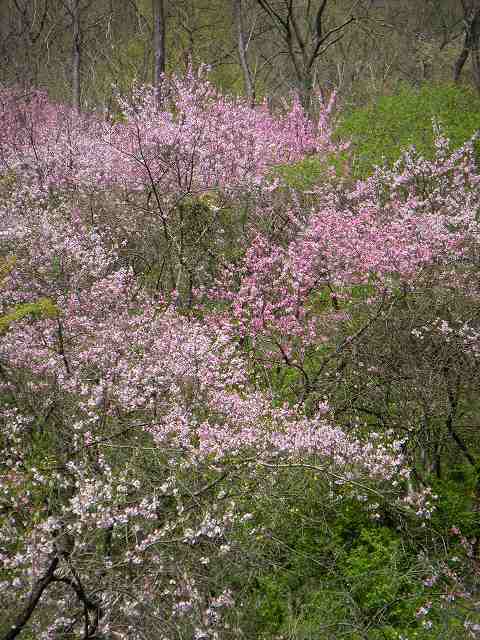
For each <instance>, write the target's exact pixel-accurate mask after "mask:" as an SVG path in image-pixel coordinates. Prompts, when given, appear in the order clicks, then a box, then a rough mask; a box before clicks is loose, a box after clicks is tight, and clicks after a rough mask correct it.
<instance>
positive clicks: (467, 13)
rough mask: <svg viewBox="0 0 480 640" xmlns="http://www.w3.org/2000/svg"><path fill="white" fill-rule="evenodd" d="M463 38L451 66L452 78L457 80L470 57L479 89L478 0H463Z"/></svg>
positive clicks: (479, 15) (479, 25) (479, 39)
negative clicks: (452, 66) (461, 45)
mask: <svg viewBox="0 0 480 640" xmlns="http://www.w3.org/2000/svg"><path fill="white" fill-rule="evenodd" d="M463 8H464V19H463V21H464V24H465V39H464V43H463V49H462V51H461V52H460V54H459V56H458V58H457V60H456V61H455V65H454V68H453V79H454V81H455V82H459V80H460V76H461V73H462V70H463V67H464V66H465V63H466V61H467V59H468V56H471V59H472V73H473V80H474V82H475V86H476V88H477V89H478V91H480V1H479V0H473V1H470V2H467V1H464V2H463Z"/></svg>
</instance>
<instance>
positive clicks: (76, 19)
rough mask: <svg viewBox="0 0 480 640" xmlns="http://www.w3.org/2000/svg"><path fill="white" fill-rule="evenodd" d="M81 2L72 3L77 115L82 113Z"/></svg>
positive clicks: (73, 78) (76, 0)
mask: <svg viewBox="0 0 480 640" xmlns="http://www.w3.org/2000/svg"><path fill="white" fill-rule="evenodd" d="M79 5H80V0H72V1H71V14H72V29H73V47H72V102H73V106H74V108H75V110H76V111H77V113H80V110H81V106H80V88H81V87H80V64H81V34H80V6H79Z"/></svg>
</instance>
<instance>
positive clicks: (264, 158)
mask: <svg viewBox="0 0 480 640" xmlns="http://www.w3.org/2000/svg"><path fill="white" fill-rule="evenodd" d="M164 92H165V95H164V99H163V102H162V106H161V108H160V109H158V105H157V102H156V99H155V92H154V90H153V89H152V88H149V87H137V88H136V89H134V91H133V92H132V94H131V95H130V96H129V98H128V99H127V98H121V97H119V98H118V102H119V107H120V110H121V112H120V114H119V116H118V117H117V118H116V119H115V120H102V119H101V118H99V117H97V116H95V115H83V114H82V115H78V114H76V113H75V112H74V111H73V110H71V109H69V108H68V107H66V106H64V105H59V104H54V103H51V102H50V101H49V100H48V98H47V96H46V95H45V94H44V93H42V92H39V91H31V92H29V93H28V94H27V95H22V93H21V92H20V91H14V90H11V89H2V91H1V93H0V102H1V104H2V112H1V113H0V128H1V130H2V137H1V140H0V163H1V165H0V166H2V168H3V172H5V173H10V174H14V175H17V176H18V177H20V176H21V178H22V181H23V180H26V179H30V181H31V182H32V184H35V186H36V187H37V188H38V189H41V190H45V189H52V188H54V187H56V186H61V187H62V188H65V187H68V188H72V189H78V188H83V189H87V190H92V189H93V190H96V189H102V188H111V187H112V186H118V187H122V188H125V189H127V190H135V191H142V190H144V189H145V188H146V187H148V188H149V189H152V188H153V189H157V190H158V192H159V193H161V196H162V198H165V196H166V195H168V194H170V195H176V196H177V197H178V195H181V194H186V193H192V192H202V191H206V190H207V191H208V190H211V189H217V188H222V189H227V188H233V187H238V186H241V185H244V186H246V185H251V184H255V183H258V182H259V181H261V179H262V176H264V175H265V174H266V173H267V172H268V171H269V169H270V168H271V167H272V166H273V165H275V164H281V163H289V162H295V161H298V160H300V159H302V158H303V157H305V155H308V154H311V153H323V152H325V151H329V150H332V149H334V148H335V145H334V144H333V143H332V141H331V126H330V114H331V111H332V108H333V103H334V100H335V96H334V95H332V98H331V100H330V101H329V103H328V104H326V105H325V106H322V107H321V109H320V115H319V118H318V121H317V123H315V124H314V123H313V122H312V121H311V120H310V119H309V118H308V116H307V114H306V113H305V112H304V110H303V108H302V107H301V104H300V101H299V99H298V98H296V97H294V98H293V102H292V105H291V106H290V107H289V106H287V107H286V111H285V113H284V114H283V115H282V114H280V115H272V114H271V113H269V111H268V109H267V107H266V105H260V106H258V107H251V106H250V105H249V104H248V103H247V101H246V100H244V99H242V98H233V97H227V96H223V95H222V94H221V93H219V92H218V90H216V89H215V88H214V87H213V85H211V84H210V83H209V81H208V80H207V79H206V77H205V72H204V71H202V70H200V71H199V72H198V73H194V72H193V71H191V72H189V73H188V74H187V75H186V76H185V77H183V78H180V77H173V78H171V79H169V80H168V82H167V80H165V82H164Z"/></svg>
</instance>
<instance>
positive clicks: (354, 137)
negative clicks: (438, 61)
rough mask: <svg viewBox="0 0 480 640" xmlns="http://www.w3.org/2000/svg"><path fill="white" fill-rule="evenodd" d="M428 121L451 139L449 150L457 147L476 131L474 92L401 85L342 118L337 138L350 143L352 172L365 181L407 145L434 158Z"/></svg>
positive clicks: (479, 118) (478, 114)
mask: <svg viewBox="0 0 480 640" xmlns="http://www.w3.org/2000/svg"><path fill="white" fill-rule="evenodd" d="M432 119H435V120H436V121H437V122H438V123H439V124H440V125H441V127H442V130H443V131H444V132H445V134H446V135H447V137H449V138H450V141H451V146H452V148H456V147H459V146H460V145H462V144H463V143H464V142H465V141H466V140H468V139H469V138H470V137H471V136H472V135H473V134H474V133H475V132H476V131H477V130H478V129H479V128H480V108H479V104H478V94H477V93H476V92H475V91H474V90H473V89H472V88H469V87H459V86H457V85H451V84H445V85H425V86H423V87H422V88H421V89H420V90H416V89H414V88H412V87H406V86H405V87H402V88H401V89H400V91H398V93H396V94H394V95H390V96H382V97H381V98H380V99H379V100H378V101H377V102H376V103H375V104H372V105H370V106H368V107H365V108H362V109H357V110H355V111H353V112H351V113H350V114H348V115H346V116H345V117H344V118H343V121H341V123H340V125H339V126H338V128H337V131H336V135H337V136H338V138H340V139H345V140H350V141H351V143H352V147H351V151H352V160H353V169H352V170H353V174H354V175H355V177H365V176H367V175H368V174H369V173H371V171H372V168H373V167H374V166H375V165H378V164H382V162H383V160H384V159H385V160H386V161H387V163H389V164H391V163H393V162H395V160H397V159H398V157H399V156H400V154H401V152H402V150H404V149H406V148H408V147H410V146H411V145H415V147H416V148H417V150H418V151H419V152H420V153H421V154H422V155H424V156H425V157H427V158H428V157H432V156H433V154H434V144H433V140H434V132H433V126H432Z"/></svg>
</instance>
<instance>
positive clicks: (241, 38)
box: [233, 0, 255, 106]
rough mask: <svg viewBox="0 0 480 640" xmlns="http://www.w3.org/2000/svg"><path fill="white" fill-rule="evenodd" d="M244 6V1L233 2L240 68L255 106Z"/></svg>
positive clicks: (249, 99)
mask: <svg viewBox="0 0 480 640" xmlns="http://www.w3.org/2000/svg"><path fill="white" fill-rule="evenodd" d="M242 5H243V2H242V0H233V13H234V16H235V24H236V28H237V44H238V57H239V59H240V66H241V67H242V73H243V83H244V86H245V94H246V95H247V97H248V101H249V102H250V104H251V105H252V106H253V105H254V104H255V87H254V83H253V79H252V72H251V69H250V67H249V64H248V58H247V49H248V44H247V43H246V42H245V29H244V24H243V6H242Z"/></svg>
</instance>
